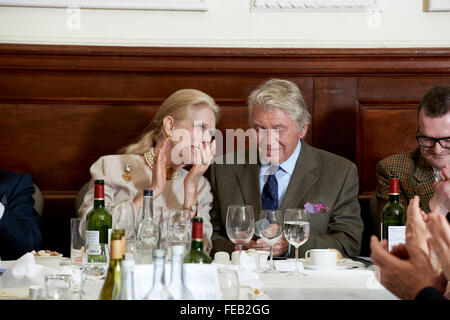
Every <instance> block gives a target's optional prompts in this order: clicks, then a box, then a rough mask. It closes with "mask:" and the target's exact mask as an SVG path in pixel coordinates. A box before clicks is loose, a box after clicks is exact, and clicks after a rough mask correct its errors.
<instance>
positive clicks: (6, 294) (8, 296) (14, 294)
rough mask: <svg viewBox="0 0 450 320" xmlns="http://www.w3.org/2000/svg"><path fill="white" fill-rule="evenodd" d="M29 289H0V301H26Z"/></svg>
mask: <svg viewBox="0 0 450 320" xmlns="http://www.w3.org/2000/svg"><path fill="white" fill-rule="evenodd" d="M28 294H29V289H28V288H25V287H18V288H1V289H0V300H28Z"/></svg>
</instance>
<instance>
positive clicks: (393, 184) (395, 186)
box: [389, 176, 400, 195]
mask: <svg viewBox="0 0 450 320" xmlns="http://www.w3.org/2000/svg"><path fill="white" fill-rule="evenodd" d="M399 190H400V179H399V178H398V177H394V176H391V177H390V179H389V194H392V195H398V194H399V192H400V191H399Z"/></svg>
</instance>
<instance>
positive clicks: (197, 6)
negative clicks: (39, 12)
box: [0, 0, 210, 11]
mask: <svg viewBox="0 0 450 320" xmlns="http://www.w3.org/2000/svg"><path fill="white" fill-rule="evenodd" d="M209 2H210V0H0V6H19V7H56V8H61V7H62V8H68V7H78V8H86V9H131V10H177V11H208V10H209V4H210V3H209Z"/></svg>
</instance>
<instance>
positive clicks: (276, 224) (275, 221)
mask: <svg viewBox="0 0 450 320" xmlns="http://www.w3.org/2000/svg"><path fill="white" fill-rule="evenodd" d="M259 220H260V225H259V227H260V233H261V238H262V239H263V240H264V241H265V242H266V243H267V244H268V245H269V246H270V266H269V268H268V269H267V270H266V271H264V272H266V273H274V272H277V270H276V268H275V263H274V262H273V245H274V244H275V243H277V242H278V240H280V238H281V235H282V233H283V223H284V217H283V212H282V211H281V210H262V211H261V215H260V219H259Z"/></svg>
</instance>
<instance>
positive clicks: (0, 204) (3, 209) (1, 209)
mask: <svg viewBox="0 0 450 320" xmlns="http://www.w3.org/2000/svg"><path fill="white" fill-rule="evenodd" d="M3 212H5V206H4V205H3V203H1V202H0V220H1V219H2V217H3Z"/></svg>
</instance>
